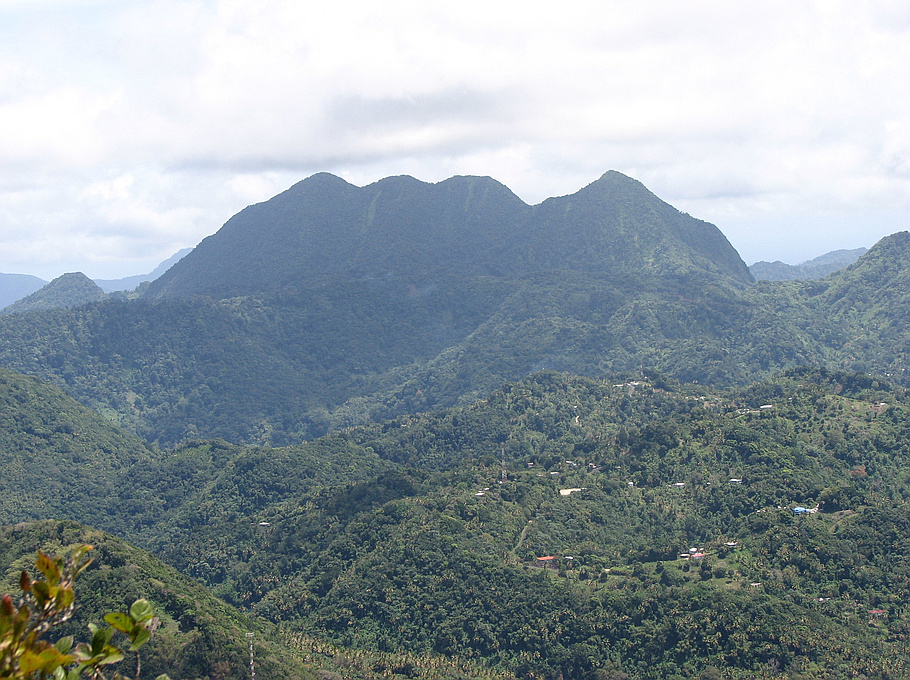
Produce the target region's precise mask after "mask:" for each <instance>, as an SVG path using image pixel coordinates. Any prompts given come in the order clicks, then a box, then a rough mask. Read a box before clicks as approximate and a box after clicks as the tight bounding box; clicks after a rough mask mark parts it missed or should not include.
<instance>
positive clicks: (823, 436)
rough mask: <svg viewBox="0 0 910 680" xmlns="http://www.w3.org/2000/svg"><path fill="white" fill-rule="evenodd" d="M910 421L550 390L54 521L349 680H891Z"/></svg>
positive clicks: (903, 555)
mask: <svg viewBox="0 0 910 680" xmlns="http://www.w3.org/2000/svg"><path fill="white" fill-rule="evenodd" d="M23 380H25V379H23ZM45 389H49V388H45ZM50 391H51V392H52V393H53V394H56V395H58V396H60V397H61V398H63V397H62V395H59V392H57V391H56V390H50ZM23 408H26V406H25V405H23ZM908 408H910V397H908V394H907V393H906V392H905V391H904V390H903V389H902V388H897V387H894V386H892V385H889V384H888V383H886V382H884V381H882V380H879V379H875V378H872V377H868V376H864V375H861V374H851V373H837V372H833V373H832V372H829V371H825V370H810V369H799V370H794V371H790V372H788V373H785V374H783V375H781V376H779V377H778V378H775V379H774V380H772V381H768V382H765V383H758V384H755V385H753V386H750V387H748V388H741V389H734V390H728V391H716V390H713V389H709V388H706V387H699V386H692V385H689V386H686V385H681V384H679V383H676V382H674V381H672V380H669V379H667V378H664V377H662V376H658V375H654V374H652V375H650V376H645V377H642V376H635V375H632V376H627V377H625V378H613V379H611V380H606V381H605V380H591V379H585V378H580V377H576V376H571V375H567V374H561V373H553V372H545V373H540V374H536V375H534V376H531V377H529V378H528V379H526V380H523V381H521V382H518V383H512V384H508V385H506V386H505V387H503V388H501V389H500V390H497V391H495V392H493V393H492V394H490V395H489V396H488V398H487V399H484V400H481V401H480V402H477V403H476V404H472V405H470V406H465V407H459V408H456V409H451V410H447V411H442V412H436V413H428V414H425V415H421V416H405V417H401V418H399V419H396V420H392V421H388V422H384V423H381V424H376V425H370V426H363V427H356V428H350V429H347V430H345V431H344V432H339V433H337V434H333V435H329V436H328V437H325V438H322V439H318V440H315V441H313V442H310V443H305V444H301V445H297V446H294V447H288V448H281V449H263V448H248V447H243V446H236V445H230V444H227V443H225V442H221V443H219V442H202V441H199V442H194V443H190V444H188V445H186V446H183V447H180V448H178V449H176V450H174V451H172V452H170V453H167V452H162V453H161V454H159V455H157V456H150V457H141V458H140V459H138V460H136V461H135V462H133V463H132V465H131V466H130V467H129V469H126V470H118V469H115V468H113V467H111V468H110V469H108V470H104V471H102V470H99V471H98V476H99V478H100V481H102V482H103V483H105V484H107V485H108V487H109V488H110V492H109V493H108V494H107V495H106V496H98V495H95V494H93V493H90V492H85V493H84V494H83V495H82V496H81V497H80V494H79V493H74V494H72V496H71V497H70V498H69V499H67V501H66V502H67V503H68V504H69V506H68V507H67V506H66V505H64V506H62V507H60V509H59V512H60V513H62V516H65V515H67V514H73V515H75V514H78V513H82V514H83V515H85V514H87V513H88V514H92V515H93V516H94V522H93V523H94V524H95V525H96V526H98V527H99V528H103V529H105V530H107V531H110V532H113V533H115V534H117V535H119V536H123V537H124V538H127V539H128V540H130V541H132V542H134V543H136V544H137V545H140V546H142V547H144V548H146V549H148V550H151V551H152V552H153V553H155V554H156V555H158V556H159V557H160V558H162V559H163V560H164V561H165V562H168V563H169V564H171V565H173V566H174V567H176V568H177V569H178V570H179V571H181V572H183V573H185V574H188V575H189V576H192V577H193V578H196V579H198V580H200V581H201V582H203V583H205V584H207V585H208V587H209V588H211V589H212V591H213V593H214V594H215V595H217V596H218V597H220V598H222V599H224V600H225V601H226V602H228V603H230V604H232V605H233V606H236V607H238V608H240V610H242V611H246V612H248V613H249V614H250V615H252V616H254V617H255V619H256V620H259V621H265V622H269V625H273V626H277V627H278V628H277V629H276V630H277V631H280V632H278V633H277V636H278V637H277V638H274V639H278V640H279V641H280V644H285V645H291V646H292V647H294V648H296V649H297V650H298V653H299V655H300V657H299V658H300V659H302V661H301V663H306V662H307V661H306V660H307V659H308V660H309V662H308V663H310V664H312V663H314V662H315V663H316V666H320V664H322V667H323V669H324V670H325V669H333V670H331V672H333V673H340V674H341V675H344V669H341V670H339V669H338V667H337V664H335V661H334V660H335V659H336V655H341V654H343V653H344V650H360V651H359V653H362V654H364V655H366V656H365V657H363V658H364V659H366V658H369V659H372V661H370V662H369V663H380V662H379V661H377V660H378V659H383V658H385V659H397V661H394V662H393V661H387V663H389V664H391V665H394V664H399V666H400V668H399V670H400V671H401V672H394V673H393V674H394V675H403V676H407V675H409V672H412V674H418V675H419V674H432V673H434V672H443V670H439V669H440V668H443V669H446V668H447V669H448V670H446V671H445V672H449V671H451V670H452V666H445V664H443V665H442V666H438V667H437V664H441V663H443V662H442V660H443V659H460V660H461V661H460V662H459V663H463V664H467V665H466V666H464V668H467V669H469V670H467V671H466V670H464V669H462V670H461V671H459V672H464V673H466V674H467V675H469V676H474V675H477V674H483V673H493V674H496V673H504V674H517V675H519V676H523V677H547V678H550V677H552V678H556V677H558V676H559V675H560V674H562V675H563V677H592V678H593V677H616V678H620V677H626V676H628V677H636V678H667V677H677V676H678V677H695V676H698V675H704V674H708V675H705V677H711V676H710V673H713V672H714V671H715V670H716V671H717V672H718V673H720V675H718V676H717V677H755V676H756V675H763V674H764V675H767V676H769V677H770V676H774V675H777V676H780V675H784V676H785V677H791V678H823V677H824V678H832V677H834V678H836V677H844V678H846V677H857V674H864V675H866V676H867V677H881V678H885V677H901V675H902V669H903V668H904V664H906V663H907V662H908V661H910V659H908V653H907V650H908V649H910V647H908V646H907V631H908V623H910V619H908V616H910V611H908V610H907V608H906V602H907V601H908V597H910V571H908V568H907V566H906V565H907V556H908V551H910V539H908V536H910V533H908V529H910V506H908V503H907V501H906V499H907V498H908V485H910V474H908V473H907V470H906V459H907V453H908V451H907V446H908V444H907V442H908V441H910V438H908V434H910V433H908V432H907V428H908V427H910V424H908V423H910V421H908V418H907V409H908ZM99 425H100V424H99ZM86 429H87V428H86ZM63 470H66V468H65V467H64V468H63ZM6 512H7V517H9V518H10V520H12V519H15V517H13V516H14V515H15V513H16V507H15V506H8V507H7V511H6ZM541 557H551V558H552V559H549V560H541V559H540V558H541ZM199 587H200V588H201V587H202V586H199ZM263 625H265V624H263ZM318 641H322V642H318ZM322 644H324V645H326V647H325V648H324V649H323V648H322V647H320V646H319V645H322ZM316 649H323V651H325V650H334V651H332V653H331V654H328V653H325V654H323V655H322V656H318V655H317V656H314V654H315V651H314V650H316ZM402 655H404V656H402ZM407 655H411V657H407ZM406 657H407V658H412V657H413V658H412V662H406V661H403V660H402V659H404V658H406ZM339 658H340V657H339ZM432 659H440V661H436V662H434V661H432ZM366 663H367V662H365V661H364V662H363V663H360V664H359V665H358V666H357V668H358V669H359V670H358V671H357V672H358V673H362V672H366V671H365V668H366V667H367V666H368V665H369V664H367V666H365V665H364V664H366ZM382 663H386V662H382ZM408 663H411V666H409V665H408ZM333 664H335V665H333ZM309 667H310V668H312V667H313V666H312V665H311V666H309ZM408 668H412V671H407V669H408ZM418 668H421V669H422V670H420V671H418V670H416V669H418ZM434 668H436V670H433V669H434ZM471 668H473V670H470V669H471ZM197 672H198V671H197ZM352 672H353V671H352ZM623 674H625V675H623ZM428 677H429V676H428Z"/></svg>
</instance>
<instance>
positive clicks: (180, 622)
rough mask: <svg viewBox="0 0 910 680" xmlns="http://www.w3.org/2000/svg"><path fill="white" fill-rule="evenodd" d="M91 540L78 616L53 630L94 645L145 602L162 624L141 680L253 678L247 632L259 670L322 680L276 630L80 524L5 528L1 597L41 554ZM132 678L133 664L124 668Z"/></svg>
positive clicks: (0, 541) (0, 543)
mask: <svg viewBox="0 0 910 680" xmlns="http://www.w3.org/2000/svg"><path fill="white" fill-rule="evenodd" d="M83 543H88V544H89V545H92V546H93V547H94V550H93V551H92V553H91V555H92V557H93V559H94V563H93V564H92V565H91V566H90V567H89V569H88V570H87V571H86V572H84V573H83V574H82V575H81V576H80V577H79V579H78V580H77V582H76V588H75V590H76V601H77V603H78V606H79V609H78V613H77V615H76V617H75V618H74V619H73V620H72V621H71V622H69V623H67V624H65V625H64V626H63V627H61V628H58V629H56V630H55V631H54V633H55V635H57V636H63V635H65V634H69V635H73V636H74V637H75V638H76V639H77V640H86V641H87V640H88V638H89V634H88V629H87V625H88V623H90V622H94V623H96V624H102V623H103V617H104V614H106V613H107V612H111V611H123V610H124V609H125V608H126V607H128V606H129V603H132V602H134V601H135V600H136V599H138V598H140V597H144V598H146V599H148V600H149V601H150V602H151V603H152V605H153V606H154V608H155V613H156V616H157V617H158V619H159V620H160V625H159V627H158V629H157V630H156V631H155V633H154V635H153V637H152V640H151V642H150V643H149V644H148V645H146V646H145V647H143V649H142V677H143V678H154V677H157V676H158V675H159V674H161V673H167V674H168V675H169V676H170V677H171V678H172V679H173V680H181V679H186V680H189V679H191V678H211V679H212V680H215V679H216V678H218V679H225V680H227V679H229V678H230V679H238V680H239V679H240V678H246V677H249V672H250V671H249V648H248V642H247V637H246V635H247V633H253V635H254V638H253V639H254V658H255V661H256V663H257V665H258V672H259V673H260V675H261V676H263V677H272V678H290V677H301V678H315V677H316V676H315V674H313V673H311V672H309V671H307V670H306V669H305V668H304V666H303V664H302V663H301V662H300V661H299V660H297V659H295V658H294V654H293V653H292V652H291V651H290V650H289V649H288V648H287V647H286V646H284V645H283V644H282V642H281V641H280V639H279V636H278V635H277V633H276V631H275V629H274V627H272V626H270V625H268V624H267V623H264V622H262V621H257V620H253V619H250V618H247V617H246V616H244V615H243V614H241V613H240V612H238V611H237V610H236V609H234V608H232V607H230V606H228V605H226V604H224V603H223V602H221V601H219V600H217V599H216V598H214V597H212V595H210V594H209V593H208V591H207V590H206V589H205V587H203V586H202V585H201V584H199V583H197V582H194V581H192V580H190V579H188V578H187V577H185V576H183V575H181V574H179V573H178V572H177V571H175V570H174V569H173V568H172V567H168V566H167V565H165V564H164V563H162V562H161V561H160V560H158V559H156V558H155V557H153V556H152V555H149V554H148V553H145V552H143V551H141V550H138V549H136V548H134V547H132V546H130V545H128V544H127V543H124V542H123V541H121V540H119V539H117V538H114V537H113V536H111V535H109V534H105V533H103V532H101V531H97V530H94V529H90V528H87V527H85V526H82V525H79V524H76V523H74V522H52V521H43V522H30V523H23V524H18V525H16V526H14V527H0V592H3V593H12V592H15V591H17V585H18V582H19V573H20V572H21V571H22V570H23V569H24V570H28V571H34V561H35V554H36V549H37V548H39V547H40V548H41V549H42V550H43V551H44V552H46V553H48V554H52V555H53V554H57V553H61V552H64V551H65V550H66V549H67V548H68V547H70V546H73V545H78V544H83ZM119 665H120V666H124V668H122V669H119V668H118V669H119V670H121V671H122V672H124V674H125V675H126V676H127V677H132V673H133V670H134V669H133V667H132V661H131V659H127V660H124V661H123V662H121V663H120V664H119Z"/></svg>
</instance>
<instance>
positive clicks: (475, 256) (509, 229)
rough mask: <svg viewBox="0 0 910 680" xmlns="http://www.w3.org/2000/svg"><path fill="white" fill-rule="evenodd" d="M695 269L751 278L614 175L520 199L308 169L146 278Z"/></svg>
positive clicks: (169, 284)
mask: <svg viewBox="0 0 910 680" xmlns="http://www.w3.org/2000/svg"><path fill="white" fill-rule="evenodd" d="M641 270H645V271H647V272H648V273H650V274H657V275H665V274H687V273H690V272H697V271H698V272H702V273H705V274H708V275H709V276H721V277H725V278H728V279H729V280H731V281H733V282H736V281H738V282H740V283H747V282H750V281H751V280H752V278H751V276H750V274H749V272H748V269H747V268H746V265H745V263H744V262H743V261H742V260H741V259H740V257H739V255H738V254H737V253H736V251H735V250H734V249H733V247H732V246H731V245H730V243H729V242H728V241H727V240H726V238H725V237H724V235H723V234H722V233H721V232H720V231H719V230H718V229H717V227H715V226H714V225H711V224H708V223H707V222H702V221H700V220H696V219H695V218H692V217H690V216H688V215H685V214H684V213H681V212H679V211H678V210H676V209H675V208H673V207H672V206H670V205H668V204H667V203H664V202H663V201H661V200H660V199H659V198H657V197H656V196H655V195H654V194H652V193H651V192H650V191H648V190H647V188H645V186H644V185H643V184H641V183H640V182H638V181H637V180H634V179H632V178H630V177H627V176H625V175H623V174H622V173H619V172H616V171H610V172H607V173H605V174H604V175H603V176H602V177H601V178H600V179H598V180H597V181H595V182H593V183H591V184H589V185H588V186H587V187H585V188H583V189H581V190H580V191H578V192H576V193H575V194H572V195H571V196H563V197H560V198H552V199H548V200H546V201H544V202H543V203H541V204H540V205H537V206H528V205H527V204H526V203H524V201H522V200H521V199H520V198H518V196H516V195H515V194H514V193H512V191H510V190H509V189H508V188H507V187H506V186H505V185H503V184H501V183H499V182H497V181H496V180H494V179H492V178H490V177H479V176H457V177H451V178H449V179H447V180H444V181H442V182H438V183H435V184H431V183H427V182H422V181H420V180H417V179H415V178H413V177H410V176H407V175H399V176H394V177H386V178H384V179H381V180H379V181H377V182H374V183H373V184H370V185H367V186H365V187H356V186H354V185H352V184H349V183H348V182H346V181H345V180H343V179H341V178H339V177H336V176H334V175H330V174H328V173H319V174H318V175H313V176H311V177H308V178H307V179H305V180H303V181H302V182H299V183H297V184H295V185H294V186H293V187H291V188H290V189H289V190H288V191H285V192H284V193H282V194H279V195H278V196H276V197H275V198H273V199H271V200H269V201H266V202H264V203H260V204H257V205H254V206H250V207H248V208H246V209H244V210H243V211H241V212H240V213H238V214H237V215H235V216H234V217H232V218H231V219H230V220H228V222H227V223H226V224H225V225H224V226H223V227H222V228H221V230H219V232H218V233H217V234H215V235H213V236H210V237H209V238H207V239H205V240H204V241H203V242H202V243H200V244H199V246H197V248H196V249H195V251H194V252H193V253H191V254H190V255H188V256H187V257H186V258H184V259H183V260H182V261H180V262H179V263H177V264H176V265H174V267H173V268H172V269H171V270H170V271H168V272H167V273H166V274H165V275H164V276H162V277H161V278H160V279H159V280H158V281H156V282H153V283H152V284H151V285H150V287H149V291H148V294H149V295H150V296H152V297H168V296H178V297H187V296H192V295H200V294H201V295H209V296H215V297H231V296H236V295H245V294H251V293H256V292H263V291H267V290H275V289H279V288H282V287H285V286H297V285H300V284H301V283H305V282H306V281H307V280H313V279H314V277H320V276H325V275H331V276H343V277H346V278H347V279H349V280H367V279H372V278H389V277H393V278H395V277H397V278H401V279H411V278H414V277H417V278H419V279H421V280H423V279H426V278H428V277H429V278H434V277H439V276H449V275H458V276H477V275H482V276H518V277H523V276H528V275H537V274H539V273H541V272H543V271H578V272H584V273H587V274H596V275H604V274H611V275H612V274H630V273H636V272H638V271H641Z"/></svg>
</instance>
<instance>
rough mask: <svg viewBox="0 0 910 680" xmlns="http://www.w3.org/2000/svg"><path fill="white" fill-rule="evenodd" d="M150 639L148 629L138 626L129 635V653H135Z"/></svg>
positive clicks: (150, 635)
mask: <svg viewBox="0 0 910 680" xmlns="http://www.w3.org/2000/svg"><path fill="white" fill-rule="evenodd" d="M150 637H152V634H151V633H150V632H149V630H148V628H142V627H139V626H137V627H136V628H134V629H133V632H132V634H131V635H130V639H131V640H132V643H133V644H131V645H130V651H131V652H135V651H136V650H137V649H139V648H140V647H141V646H142V645H144V644H145V643H146V642H148V639H149V638H150Z"/></svg>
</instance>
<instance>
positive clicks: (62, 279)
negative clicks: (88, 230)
mask: <svg viewBox="0 0 910 680" xmlns="http://www.w3.org/2000/svg"><path fill="white" fill-rule="evenodd" d="M106 297H107V294H106V293H105V292H104V291H103V290H101V288H99V287H98V285H97V284H96V283H95V282H94V281H92V280H91V279H90V278H88V277H87V276H86V275H85V274H83V273H81V272H74V273H70V274H64V275H63V276H58V277H57V278H56V279H54V280H53V281H51V282H50V283H49V284H47V285H46V286H44V287H42V288H40V289H38V290H36V291H35V292H34V293H32V294H30V295H27V296H25V297H23V298H21V299H19V300H16V301H15V302H13V303H12V304H10V305H7V306H6V307H4V308H3V309H0V314H21V313H23V312H34V311H38V310H42V309H60V308H69V307H76V306H78V305H84V304H87V303H89V302H96V301H98V300H103V299H105V298H106Z"/></svg>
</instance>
